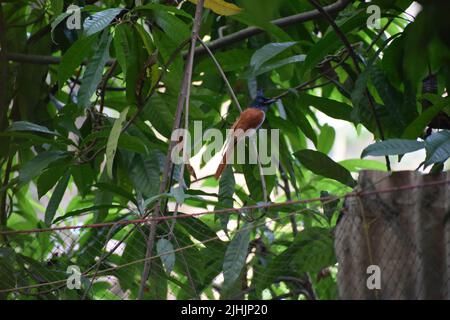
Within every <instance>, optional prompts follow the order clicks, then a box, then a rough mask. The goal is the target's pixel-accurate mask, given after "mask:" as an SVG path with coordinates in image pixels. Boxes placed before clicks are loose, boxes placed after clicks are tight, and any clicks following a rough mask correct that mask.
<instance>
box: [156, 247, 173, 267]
mask: <svg viewBox="0 0 450 320" xmlns="http://www.w3.org/2000/svg"><path fill="white" fill-rule="evenodd" d="M156 252H157V253H158V255H159V256H160V258H161V261H162V263H163V265H164V267H165V268H166V272H167V273H171V272H172V270H173V267H174V265H175V252H174V249H173V245H172V243H171V242H170V241H169V240H167V239H159V240H158V242H157V243H156Z"/></svg>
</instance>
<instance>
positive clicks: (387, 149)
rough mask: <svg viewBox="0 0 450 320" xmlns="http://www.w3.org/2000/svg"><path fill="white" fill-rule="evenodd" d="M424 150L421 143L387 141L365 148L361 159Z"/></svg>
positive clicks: (397, 140)
mask: <svg viewBox="0 0 450 320" xmlns="http://www.w3.org/2000/svg"><path fill="white" fill-rule="evenodd" d="M423 148H424V143H423V142H422V141H416V140H406V139H389V140H385V141H380V142H376V143H374V144H371V145H370V146H368V147H367V148H365V149H364V150H363V152H362V154H361V158H364V157H367V156H390V155H400V154H405V153H409V152H414V151H417V150H420V149H423Z"/></svg>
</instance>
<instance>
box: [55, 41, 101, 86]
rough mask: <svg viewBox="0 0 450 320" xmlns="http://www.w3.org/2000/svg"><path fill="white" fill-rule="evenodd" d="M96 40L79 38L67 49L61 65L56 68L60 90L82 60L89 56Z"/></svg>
mask: <svg viewBox="0 0 450 320" xmlns="http://www.w3.org/2000/svg"><path fill="white" fill-rule="evenodd" d="M97 39H98V38H97V36H90V37H86V38H81V39H78V40H77V41H75V42H74V43H73V44H72V45H71V46H70V47H69V49H67V51H66V52H65V53H64V55H63V56H62V57H61V63H60V64H59V66H58V83H59V87H60V88H62V87H63V86H64V83H65V82H66V80H67V79H69V78H70V76H71V75H72V74H73V73H74V71H75V69H76V68H78V67H80V66H81V64H82V62H83V60H85V59H86V58H87V57H89V56H90V54H91V52H92V49H93V48H92V47H93V45H94V43H95V41H97Z"/></svg>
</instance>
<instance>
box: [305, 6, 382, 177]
mask: <svg viewBox="0 0 450 320" xmlns="http://www.w3.org/2000/svg"><path fill="white" fill-rule="evenodd" d="M309 3H311V4H312V5H313V6H314V7H315V8H316V9H317V11H319V12H320V13H321V14H322V16H323V17H324V18H325V19H326V20H327V21H328V23H329V24H330V26H331V27H332V28H333V30H334V32H336V34H337V36H338V37H339V38H340V39H341V41H342V43H343V44H344V46H345V47H346V48H347V50H348V53H349V54H350V57H351V58H352V60H353V64H354V65H355V69H356V71H357V72H358V74H361V72H362V70H361V67H360V66H359V59H358V56H357V55H356V53H355V50H353V47H352V45H351V43H350V41H349V40H348V38H347V37H346V35H345V34H344V32H342V30H341V29H340V28H339V27H338V25H337V24H336V22H335V21H334V19H333V18H332V17H331V16H330V14H329V12H327V11H326V10H324V8H322V6H321V5H320V4H319V3H318V2H317V1H316V0H309ZM365 93H366V96H367V100H368V101H369V106H370V109H371V111H372V114H373V117H374V119H375V123H376V126H377V129H378V133H379V134H380V138H381V140H382V141H383V140H385V136H384V131H383V127H382V126H381V121H380V118H379V117H378V115H377V112H376V109H375V103H374V101H373V97H372V96H371V95H370V92H369V90H368V89H367V87H366V90H365ZM385 159H386V167H387V169H388V171H391V162H390V160H389V157H388V156H386V157H385Z"/></svg>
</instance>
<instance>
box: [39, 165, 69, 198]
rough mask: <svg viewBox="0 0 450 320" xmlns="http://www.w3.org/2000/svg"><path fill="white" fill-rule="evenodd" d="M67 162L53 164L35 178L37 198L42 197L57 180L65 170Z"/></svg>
mask: <svg viewBox="0 0 450 320" xmlns="http://www.w3.org/2000/svg"><path fill="white" fill-rule="evenodd" d="M66 170H67V164H64V165H58V166H53V167H51V168H49V169H47V170H45V171H44V172H43V173H42V174H41V175H40V176H39V178H38V180H37V190H38V197H39V199H40V198H42V197H43V196H44V195H45V194H46V193H47V192H48V191H49V190H50V189H51V188H53V186H54V185H55V184H56V183H57V182H58V180H59V179H60V177H61V176H62V175H63V174H64V173H65V172H66Z"/></svg>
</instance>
